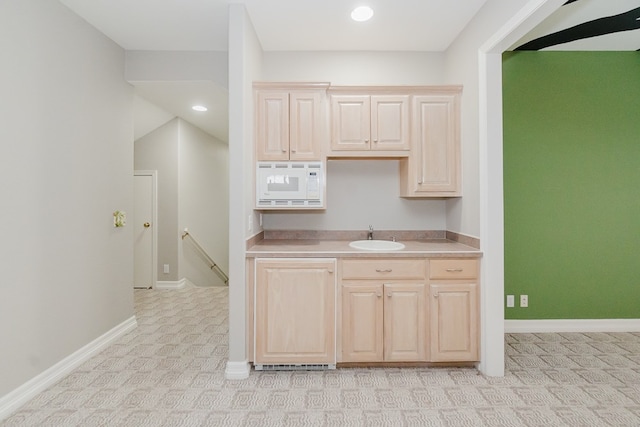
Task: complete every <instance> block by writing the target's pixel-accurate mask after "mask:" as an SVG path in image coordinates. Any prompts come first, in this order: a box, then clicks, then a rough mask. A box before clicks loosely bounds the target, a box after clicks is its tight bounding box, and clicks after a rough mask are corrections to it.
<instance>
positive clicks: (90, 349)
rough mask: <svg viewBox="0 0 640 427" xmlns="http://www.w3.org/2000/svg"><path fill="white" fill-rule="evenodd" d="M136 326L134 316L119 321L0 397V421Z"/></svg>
mask: <svg viewBox="0 0 640 427" xmlns="http://www.w3.org/2000/svg"><path fill="white" fill-rule="evenodd" d="M137 326H138V322H137V321H136V317H135V316H131V317H130V318H129V319H127V320H125V321H124V322H122V323H120V324H119V325H117V326H116V327H114V328H113V329H111V330H110V331H108V332H106V333H105V334H103V335H102V336H100V337H98V338H96V339H95V340H93V341H91V342H90V343H89V344H87V345H85V346H84V347H82V348H81V349H80V350H78V351H76V352H74V353H72V354H71V355H69V356H67V357H65V358H64V359H62V360H61V361H60V362H58V363H56V364H55V365H53V366H52V367H50V368H49V369H47V370H46V371H44V372H42V373H41V374H39V375H37V376H36V377H34V378H32V379H30V380H29V381H27V382H26V383H24V384H23V385H21V386H20V387H18V388H17V389H15V390H13V391H11V392H9V393H8V394H6V395H4V396H2V397H1V398H0V421H1V420H3V419H5V418H7V417H8V416H9V415H11V414H12V413H13V412H15V411H16V410H17V409H18V408H20V407H21V406H22V405H24V404H25V403H27V402H28V401H29V400H30V399H33V398H34V397H35V396H36V395H37V394H38V393H40V392H42V391H44V390H45V389H47V388H48V387H50V386H52V385H53V384H55V383H56V382H57V381H59V380H60V379H62V378H63V377H64V376H65V375H68V374H69V373H71V371H73V370H74V369H75V368H77V367H78V366H80V365H81V364H83V363H84V362H86V361H87V360H89V359H90V358H92V357H93V356H95V355H96V354H98V353H99V352H101V351H102V350H104V349H105V348H106V347H107V346H108V345H110V344H111V343H112V342H114V341H115V340H117V339H118V338H120V337H121V336H123V335H125V334H126V333H128V332H129V331H131V330H133V329H135V328H136V327H137Z"/></svg>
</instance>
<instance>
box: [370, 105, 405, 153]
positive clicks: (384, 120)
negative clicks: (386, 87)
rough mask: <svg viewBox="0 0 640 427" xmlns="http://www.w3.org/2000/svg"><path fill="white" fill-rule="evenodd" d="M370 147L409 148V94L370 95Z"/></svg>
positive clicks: (377, 148)
mask: <svg viewBox="0 0 640 427" xmlns="http://www.w3.org/2000/svg"><path fill="white" fill-rule="evenodd" d="M371 141H372V144H371V149H372V150H386V151H390V150H409V147H410V142H411V141H410V139H409V96H408V95H379V96H372V97H371Z"/></svg>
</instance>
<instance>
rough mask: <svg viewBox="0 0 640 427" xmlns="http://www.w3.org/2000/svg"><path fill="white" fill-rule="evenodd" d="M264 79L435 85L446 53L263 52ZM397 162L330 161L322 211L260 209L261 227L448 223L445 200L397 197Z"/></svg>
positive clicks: (433, 227) (407, 226) (343, 227)
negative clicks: (315, 212)
mask: <svg viewBox="0 0 640 427" xmlns="http://www.w3.org/2000/svg"><path fill="white" fill-rule="evenodd" d="M263 77H264V80H265V81H281V82H285V81H293V82H299V81H320V82H330V83H331V84H332V85H345V86H349V85H437V84H442V83H443V81H444V80H445V75H444V54H443V53H428V52H265V53H264V61H263ZM399 176H400V175H399V172H398V162H397V161H394V160H390V161H381V160H375V161H370V160H357V161H343V160H332V161H329V164H328V167H327V194H328V197H327V210H326V211H325V212H324V213H318V214H310V213H302V214H300V213H298V214H296V213H285V214H282V213H264V215H263V226H264V228H265V229H271V230H273V229H296V228H297V229H324V230H359V229H367V228H368V226H369V224H372V225H373V226H374V228H376V229H401V230H424V229H431V230H443V229H446V226H447V224H446V220H445V206H446V205H445V203H446V202H445V201H443V200H420V199H414V200H407V199H401V198H399V197H398V194H399V189H400V182H399Z"/></svg>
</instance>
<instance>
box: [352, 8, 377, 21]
mask: <svg viewBox="0 0 640 427" xmlns="http://www.w3.org/2000/svg"><path fill="white" fill-rule="evenodd" d="M372 16H373V9H371V8H370V7H369V6H360V7H356V8H355V9H353V11H351V19H353V20H354V21H357V22H364V21H368V20H369V19H371V17H372Z"/></svg>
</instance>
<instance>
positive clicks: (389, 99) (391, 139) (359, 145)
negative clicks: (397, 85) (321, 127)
mask: <svg viewBox="0 0 640 427" xmlns="http://www.w3.org/2000/svg"><path fill="white" fill-rule="evenodd" d="M330 92H331V93H330V105H331V153H330V155H332V156H335V157H380V156H387V157H406V156H408V155H409V149H410V146H411V140H410V137H409V129H410V126H409V98H410V96H409V95H408V94H397V93H386V92H384V91H383V92H382V93H379V94H371V93H367V92H370V90H369V89H367V88H360V90H359V91H355V89H354V88H349V90H347V91H346V92H344V91H343V90H342V89H341V88H335V89H334V88H331V91H330Z"/></svg>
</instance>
